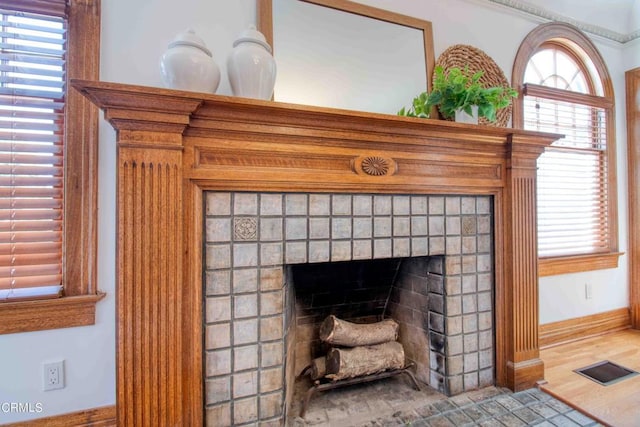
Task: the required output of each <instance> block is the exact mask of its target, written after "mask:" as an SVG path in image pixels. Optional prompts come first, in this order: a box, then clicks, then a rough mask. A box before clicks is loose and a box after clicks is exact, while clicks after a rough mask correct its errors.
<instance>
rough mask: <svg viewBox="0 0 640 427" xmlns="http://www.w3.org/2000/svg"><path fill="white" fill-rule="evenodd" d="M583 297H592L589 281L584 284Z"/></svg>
mask: <svg viewBox="0 0 640 427" xmlns="http://www.w3.org/2000/svg"><path fill="white" fill-rule="evenodd" d="M584 298H585V299H591V298H593V288H592V286H591V283H585V284H584Z"/></svg>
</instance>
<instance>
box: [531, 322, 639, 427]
mask: <svg viewBox="0 0 640 427" xmlns="http://www.w3.org/2000/svg"><path fill="white" fill-rule="evenodd" d="M540 355H541V358H542V360H543V361H544V364H545V379H546V381H547V384H545V385H543V386H542V387H541V388H542V389H543V390H545V391H547V392H548V393H550V394H552V395H553V396H555V397H557V398H559V399H560V400H562V401H564V402H566V403H567V404H569V405H571V406H573V407H576V408H578V409H580V410H582V411H583V412H585V413H587V414H588V415H590V416H591V417H592V418H595V419H596V420H598V421H599V422H601V423H602V424H605V425H609V426H614V427H638V426H640V375H637V376H634V377H631V378H627V379H624V380H622V381H619V382H617V383H614V384H611V385H608V386H603V385H600V384H598V383H597V382H595V381H592V380H590V379H588V378H585V377H583V376H582V375H579V374H577V373H575V372H573V370H574V369H580V368H583V367H585V366H589V365H592V364H594V363H597V362H600V361H603V360H609V361H611V362H614V363H617V364H619V365H622V366H624V367H626V368H630V369H633V370H635V371H638V372H640V331H639V330H633V329H626V330H623V331H618V332H613V333H610V334H606V335H601V336H598V337H593V338H587V339H584V340H580V341H575V342H571V343H567V344H561V345H557V346H553V347H550V348H546V349H544V350H542V351H541V352H540Z"/></svg>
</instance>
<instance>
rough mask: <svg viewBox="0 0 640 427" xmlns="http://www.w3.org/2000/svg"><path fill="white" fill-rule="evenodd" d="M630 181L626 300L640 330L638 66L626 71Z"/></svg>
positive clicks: (632, 320)
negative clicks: (628, 287) (627, 292)
mask: <svg viewBox="0 0 640 427" xmlns="http://www.w3.org/2000/svg"><path fill="white" fill-rule="evenodd" d="M625 81H626V89H627V162H628V167H627V171H628V183H629V232H628V233H627V234H628V236H629V284H630V289H629V299H630V306H631V324H632V326H633V327H634V328H635V329H640V105H639V104H638V99H640V68H635V69H633V70H629V71H627V72H626V73H625Z"/></svg>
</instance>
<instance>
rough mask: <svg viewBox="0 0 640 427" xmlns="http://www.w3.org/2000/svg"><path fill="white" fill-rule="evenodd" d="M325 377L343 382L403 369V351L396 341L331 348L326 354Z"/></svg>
mask: <svg viewBox="0 0 640 427" xmlns="http://www.w3.org/2000/svg"><path fill="white" fill-rule="evenodd" d="M326 368H327V375H326V377H327V378H329V379H331V380H333V381H337V380H343V379H346V378H354V377H358V376H362V375H370V374H375V373H378V372H382V371H385V370H391V369H402V368H404V349H403V348H402V344H400V343H399V342H397V341H389V342H385V343H382V344H376V345H367V346H360V347H354V348H332V349H331V350H329V353H327V360H326Z"/></svg>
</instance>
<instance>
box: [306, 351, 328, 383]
mask: <svg viewBox="0 0 640 427" xmlns="http://www.w3.org/2000/svg"><path fill="white" fill-rule="evenodd" d="M326 360H327V359H326V357H324V356H323V357H316V358H315V359H313V361H312V362H311V365H310V366H309V376H310V377H311V379H312V380H319V379H320V378H324V376H325V375H326V374H327V369H326V363H325V362H326Z"/></svg>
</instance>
